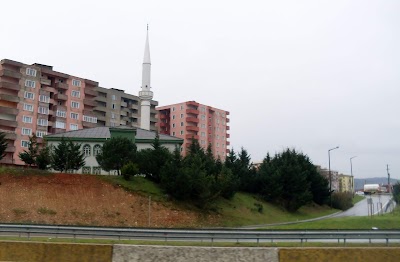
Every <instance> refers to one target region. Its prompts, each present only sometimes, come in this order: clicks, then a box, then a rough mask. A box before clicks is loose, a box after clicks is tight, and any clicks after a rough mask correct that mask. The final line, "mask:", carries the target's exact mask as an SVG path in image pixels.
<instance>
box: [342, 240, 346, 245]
mask: <svg viewBox="0 0 400 262" xmlns="http://www.w3.org/2000/svg"><path fill="white" fill-rule="evenodd" d="M343 244H344V246H346V239H345V238H343Z"/></svg>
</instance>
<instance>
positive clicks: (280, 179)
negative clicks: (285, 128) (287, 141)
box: [260, 149, 313, 212]
mask: <svg viewBox="0 0 400 262" xmlns="http://www.w3.org/2000/svg"><path fill="white" fill-rule="evenodd" d="M309 164H310V160H309V158H308V157H307V156H306V155H303V154H302V153H297V152H296V151H295V150H294V149H293V150H290V149H287V150H285V151H283V152H282V153H280V154H277V155H275V157H274V158H272V159H270V160H269V159H264V161H263V163H262V164H261V167H260V174H261V176H262V182H263V185H262V186H263V188H262V192H261V193H262V195H263V196H264V197H265V199H266V200H269V201H274V202H277V203H280V204H282V205H283V206H284V207H285V208H286V209H287V210H289V211H291V212H293V211H296V210H298V209H299V208H300V207H301V206H303V205H305V204H307V203H310V202H311V201H312V199H313V195H312V193H311V190H310V184H311V183H310V182H309V181H308V177H309V173H310V172H312V170H310V168H309V167H310V166H312V164H310V165H309Z"/></svg>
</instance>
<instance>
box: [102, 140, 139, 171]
mask: <svg viewBox="0 0 400 262" xmlns="http://www.w3.org/2000/svg"><path fill="white" fill-rule="evenodd" d="M135 159H136V145H135V144H134V143H133V142H132V140H130V139H128V138H125V137H113V138H111V139H109V140H107V141H106V142H105V143H104V144H103V147H102V149H101V152H100V153H99V154H98V155H97V156H96V160H97V162H98V163H99V165H100V166H101V168H102V169H104V170H105V171H110V170H117V173H118V175H120V170H121V168H122V167H123V166H124V165H126V164H127V163H128V162H135Z"/></svg>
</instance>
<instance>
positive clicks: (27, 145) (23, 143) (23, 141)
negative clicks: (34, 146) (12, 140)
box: [21, 140, 29, 147]
mask: <svg viewBox="0 0 400 262" xmlns="http://www.w3.org/2000/svg"><path fill="white" fill-rule="evenodd" d="M21 146H22V147H29V141H26V140H21Z"/></svg>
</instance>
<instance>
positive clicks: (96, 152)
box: [93, 145, 101, 156]
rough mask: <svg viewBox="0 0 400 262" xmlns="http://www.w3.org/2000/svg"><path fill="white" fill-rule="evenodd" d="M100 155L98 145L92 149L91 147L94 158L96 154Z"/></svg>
mask: <svg viewBox="0 0 400 262" xmlns="http://www.w3.org/2000/svg"><path fill="white" fill-rule="evenodd" d="M100 153H101V146H100V145H95V146H94V147H93V155H94V156H97V155H98V154H100Z"/></svg>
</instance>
